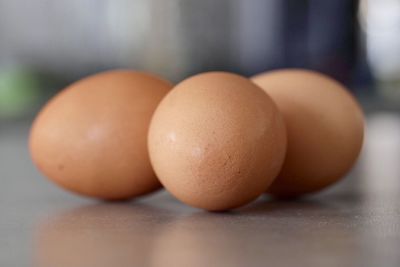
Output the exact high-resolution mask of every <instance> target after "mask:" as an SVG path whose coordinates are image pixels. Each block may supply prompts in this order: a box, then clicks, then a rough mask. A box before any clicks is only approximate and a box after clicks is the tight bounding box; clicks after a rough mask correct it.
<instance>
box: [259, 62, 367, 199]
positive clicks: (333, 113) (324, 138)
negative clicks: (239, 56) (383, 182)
mask: <svg viewBox="0 0 400 267" xmlns="http://www.w3.org/2000/svg"><path fill="white" fill-rule="evenodd" d="M252 80H253V81H254V82H255V83H256V84H257V85H259V86H260V87H261V88H263V89H264V90H265V91H266V92H267V93H268V94H269V95H270V96H271V98H272V99H273V100H274V101H275V102H276V104H277V105H278V107H279V110H280V111H281V112H282V114H283V117H284V120H285V124H286V128H287V137H288V146H287V153H286V159H285V162H284V164H283V167H282V170H281V172H280V174H279V176H278V178H277V179H276V180H275V181H274V183H273V184H272V185H271V187H270V188H269V189H268V192H269V193H270V194H272V195H275V196H278V197H294V196H299V195H303V194H307V193H313V192H316V191H319V190H321V189H324V188H326V187H327V186H329V185H331V184H333V183H334V182H336V181H338V180H339V179H340V178H342V177H343V176H344V175H345V174H346V173H347V172H348V171H349V170H350V169H351V167H352V166H353V165H354V163H355V161H356V159H357V157H358V155H359V153H360V150H361V146H362V143H363V134H364V118H363V113H362V111H361V109H360V107H359V105H358V103H357V102H356V100H355V99H354V98H353V97H352V96H351V95H350V94H349V93H348V92H347V90H346V88H344V86H342V85H341V84H340V83H338V82H337V81H335V80H333V79H331V78H329V77H327V76H325V75H323V74H320V73H317V72H313V71H307V70H300V69H289V70H278V71H271V72H266V73H263V74H260V75H257V76H255V77H253V78H252Z"/></svg>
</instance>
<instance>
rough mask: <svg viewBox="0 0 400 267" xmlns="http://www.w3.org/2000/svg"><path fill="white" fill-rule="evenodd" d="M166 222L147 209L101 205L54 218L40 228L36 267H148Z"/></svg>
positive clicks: (158, 212)
mask: <svg viewBox="0 0 400 267" xmlns="http://www.w3.org/2000/svg"><path fill="white" fill-rule="evenodd" d="M155 214H156V215H157V218H158V219H159V220H158V221H155V220H151V218H152V217H153V216H154V215H155ZM161 218H164V219H165V220H163V219H161ZM166 221H168V216H165V217H163V213H162V211H160V210H157V209H155V208H153V207H149V206H145V205H135V206H128V205H120V204H118V205H117V204H98V205H91V206H85V207H81V208H77V209H73V210H71V211H67V212H64V213H61V214H59V215H55V216H52V217H50V218H47V219H46V220H43V221H42V222H41V224H40V225H39V226H38V227H37V231H36V233H35V246H34V247H35V263H36V264H35V266H38V267H54V266H57V267H71V266H74V267H88V266H96V267H108V266H148V264H149V257H150V253H151V249H152V245H153V240H154V238H155V236H156V235H157V234H158V229H159V227H158V223H165V222H166Z"/></svg>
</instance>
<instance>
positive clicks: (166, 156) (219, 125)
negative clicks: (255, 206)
mask: <svg viewBox="0 0 400 267" xmlns="http://www.w3.org/2000/svg"><path fill="white" fill-rule="evenodd" d="M148 142H149V143H148V144H149V154H150V159H151V162H152V164H153V167H154V169H155V172H156V173H157V175H158V177H159V179H160V181H161V183H162V184H163V185H164V186H165V187H166V189H167V190H169V191H170V192H171V193H172V194H173V195H174V196H175V197H177V198H178V199H180V200H181V201H183V202H185V203H187V204H189V205H192V206H194V207H199V208H203V209H207V210H225V209H231V208H236V207H239V206H241V205H244V204H246V203H249V202H250V201H252V200H254V199H255V198H257V197H258V196H259V195H260V194H262V193H263V192H264V191H265V190H266V189H267V188H268V186H269V185H270V184H271V182H272V181H273V179H274V178H275V177H276V175H277V174H278V172H279V169H280V167H281V165H282V162H283V159H284V155H285V151H286V132H285V127H284V123H283V119H282V117H281V115H280V113H279V112H278V110H277V107H276V106H275V104H274V103H273V101H272V100H271V99H270V98H269V97H268V95H267V94H265V93H264V92H263V91H262V90H261V89H260V88H259V87H258V86H256V85H255V84H253V83H252V82H251V81H250V80H248V79H246V78H244V77H241V76H239V75H236V74H230V73H224V72H210V73H203V74H199V75H196V76H193V77H191V78H188V79H186V80H185V81H183V82H181V83H180V84H178V85H177V86H176V87H175V88H174V89H173V90H172V91H171V92H170V93H169V94H168V95H167V96H166V97H165V98H164V100H163V101H162V102H161V103H160V105H159V106H158V108H157V110H156V112H155V113H154V116H153V119H152V122H151V124H150V130H149V140H148Z"/></svg>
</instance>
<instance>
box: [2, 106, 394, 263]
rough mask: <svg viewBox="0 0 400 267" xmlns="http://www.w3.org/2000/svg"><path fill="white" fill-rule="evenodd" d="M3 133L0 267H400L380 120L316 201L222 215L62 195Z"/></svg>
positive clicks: (384, 127) (145, 201) (21, 145)
mask: <svg viewBox="0 0 400 267" xmlns="http://www.w3.org/2000/svg"><path fill="white" fill-rule="evenodd" d="M28 128H29V124H28V123H14V124H0V181H1V185H0V266H1V267H3V266H4V267H13V266H18V267H23V266H40V267H42V266H46V267H47V266H51V267H64V266H68V267H71V266H79V267H80V266H85V267H92V266H93V267H102V266H122V267H124V266H278V267H279V266H396V267H398V266H400V164H399V163H400V161H399V160H400V119H399V117H398V116H397V115H396V114H390V113H377V114H372V116H370V117H369V119H368V135H367V138H366V143H365V146H364V150H363V154H362V157H361V158H360V161H359V163H358V164H357V166H356V167H355V169H354V170H353V171H352V173H351V174H350V175H349V176H348V177H346V178H345V179H344V180H343V181H341V182H340V183H338V184H337V185H336V186H333V187H332V188H330V189H329V190H326V191H325V192H323V193H321V194H317V195H315V196H313V197H310V198H307V199H303V200H298V201H293V202H279V201H273V200H271V199H268V198H266V197H264V198H260V199H259V200H258V201H256V202H255V203H253V204H251V205H249V206H247V207H244V208H242V209H239V210H235V211H232V212H227V213H209V212H204V211H201V210H198V209H194V208H190V207H187V206H185V205H183V204H181V203H179V202H178V201H176V200H175V199H174V198H173V197H171V196H170V195H169V194H168V193H166V192H164V191H161V192H159V193H157V194H153V195H151V196H149V197H146V198H142V199H138V200H136V201H131V202H126V203H105V202H98V201H96V200H92V199H86V198H82V197H78V196H76V195H72V194H70V193H68V192H65V191H63V190H61V189H59V188H58V187H56V186H55V185H53V184H52V183H50V182H48V181H47V180H46V179H45V178H43V177H42V176H41V175H40V174H39V173H38V172H37V171H36V170H35V168H34V167H33V165H32V163H31V161H30V159H29V155H28V151H27V146H26V145H27V141H26V140H27V132H28Z"/></svg>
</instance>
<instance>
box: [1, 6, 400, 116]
mask: <svg viewBox="0 0 400 267" xmlns="http://www.w3.org/2000/svg"><path fill="white" fill-rule="evenodd" d="M394 1H396V0H386V1H382V6H385V5H386V6H388V3H392V5H396V4H394ZM373 2H374V1H373V0H361V6H362V7H364V8H362V9H361V11H362V12H361V17H362V22H363V24H362V25H364V26H365V27H362V28H360V27H359V22H358V16H357V15H358V13H359V10H360V9H359V6H360V5H359V1H351V0H336V1H320V0H285V1H283V0H269V1H265V0H249V1H242V0H220V1H213V0H203V1H197V0H171V1H158V0H118V1H111V0H100V1H99V0H83V1H82V0H70V1H57V2H54V1H49V0H35V1H23V0H0V74H1V72H9V71H10V70H15V69H17V70H20V69H23V70H27V69H28V70H30V73H31V74H32V73H33V74H35V73H41V74H44V75H45V76H46V77H52V80H53V81H59V82H58V83H51V86H50V87H49V88H50V90H51V89H53V90H54V89H56V90H58V89H61V88H63V87H64V86H65V85H66V84H67V83H69V82H71V81H74V80H76V79H79V78H81V77H83V76H86V75H88V74H92V73H95V72H98V71H101V70H105V69H110V68H133V69H138V70H144V71H152V72H155V73H157V74H159V75H162V76H164V77H166V78H168V79H170V80H172V81H175V82H176V81H179V80H181V79H183V78H185V77H187V76H189V75H192V74H194V73H198V72H202V71H209V70H226V71H234V72H238V73H241V74H244V75H253V74H255V73H258V72H262V71H266V70H270V69H275V68H284V67H302V68H310V69H314V70H319V71H322V72H324V73H327V74H328V75H330V76H333V77H335V78H336V79H338V80H340V81H342V82H343V83H346V84H348V85H350V87H351V88H352V89H353V88H357V89H360V88H361V90H359V91H360V92H358V93H368V92H369V91H368V90H366V88H371V85H372V78H371V74H370V71H369V69H370V68H369V66H368V64H367V62H370V60H369V58H370V57H367V56H366V55H365V54H366V53H365V51H366V52H369V51H372V50H373V49H372V50H371V47H370V44H373V43H374V41H371V40H375V39H373V38H370V35H369V29H370V28H371V27H373V26H370V24H371V23H373V24H372V25H376V23H379V19H385V18H381V17H380V18H377V16H376V14H375V13H376V11H373V12H372V15H371V12H370V9H369V8H368V6H375V5H376V4H374V3H373ZM381 9H382V8H381ZM388 12H389V13H390V10H389V11H388ZM389 13H388V15H390V14H392V13H390V14H389ZM374 14H375V15H374ZM399 14H400V13H397V15H395V14H392V16H393V19H396V18H400V15H399ZM371 21H372V22H371ZM397 28H398V27H397ZM360 29H365V31H364V32H363V31H360ZM365 33H366V34H365ZM397 36H398V35H397ZM393 38H397V37H396V36H394V35H393ZM365 40H366V41H367V43H366V42H365ZM368 42H369V43H368ZM375 50H376V49H375ZM375 52H376V51H375ZM379 62H382V60H380V61H379ZM372 69H374V68H372ZM1 79H2V75H0V86H1V87H3V88H1V87H0V97H2V98H4V95H5V94H3V96H1V95H2V93H1V92H2V91H6V90H9V89H4V86H6V85H4V84H7V83H4V82H2V81H1ZM34 79H36V80H38V81H39V80H41V81H43V80H42V79H37V77H34ZM36 84H37V85H36V86H35V87H37V88H39V89H32V90H36V91H37V92H38V93H39V94H41V92H42V91H44V90H45V87H46V86H45V85H44V84H41V83H40V82H39V83H36ZM47 87H48V86H47ZM49 88H48V89H47V90H49ZM22 91H23V90H21V92H22ZM29 94H32V92H29ZM4 101H5V100H2V102H4ZM2 102H0V105H2V104H1V103H2ZM22 102H23V101H22ZM22 102H21V103H22ZM24 103H27V102H24ZM24 105H28V104H24ZM1 110H2V108H1V107H0V112H1ZM23 110H26V109H23ZM0 117H1V116H0Z"/></svg>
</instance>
